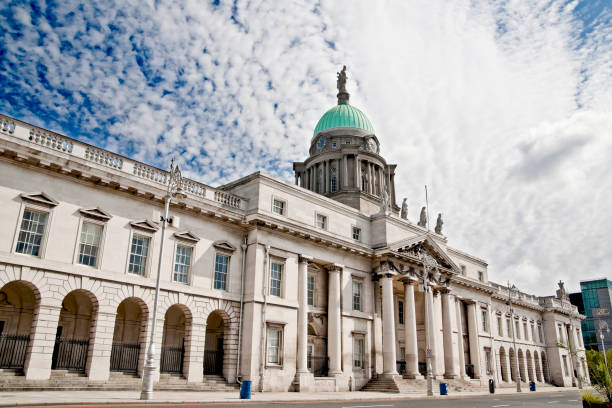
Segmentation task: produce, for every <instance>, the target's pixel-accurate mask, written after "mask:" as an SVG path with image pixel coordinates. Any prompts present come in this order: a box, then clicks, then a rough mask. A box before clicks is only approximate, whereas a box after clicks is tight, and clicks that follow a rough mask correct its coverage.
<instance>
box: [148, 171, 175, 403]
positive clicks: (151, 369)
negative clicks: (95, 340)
mask: <svg viewBox="0 0 612 408" xmlns="http://www.w3.org/2000/svg"><path fill="white" fill-rule="evenodd" d="M182 184H183V178H182V177H181V171H180V170H179V167H178V165H176V166H175V165H174V159H172V161H171V162H170V175H169V180H168V189H167V191H166V196H165V197H164V216H163V217H161V222H162V230H161V244H160V247H159V262H158V263H157V282H156V284H155V300H154V302H153V315H152V318H151V338H150V339H149V348H148V350H147V359H146V362H145V366H144V373H143V376H142V377H143V378H142V390H141V392H140V399H141V400H150V399H151V398H153V374H154V373H155V326H156V323H157V304H158V302H159V279H160V276H161V266H162V256H163V252H164V237H165V235H166V224H167V223H168V212H169V210H170V201H171V200H172V197H176V198H182V197H184V196H185V194H184V193H183V188H182Z"/></svg>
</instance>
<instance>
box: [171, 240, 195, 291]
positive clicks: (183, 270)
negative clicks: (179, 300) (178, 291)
mask: <svg viewBox="0 0 612 408" xmlns="http://www.w3.org/2000/svg"><path fill="white" fill-rule="evenodd" d="M191 251H192V248H191V247H188V246H184V245H177V246H176V256H175V258H174V275H173V276H172V280H173V281H174V282H179V283H187V282H188V279H189V268H190V267H191Z"/></svg>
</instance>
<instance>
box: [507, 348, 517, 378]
mask: <svg viewBox="0 0 612 408" xmlns="http://www.w3.org/2000/svg"><path fill="white" fill-rule="evenodd" d="M508 355H509V357H510V378H511V379H512V381H514V382H516V381H517V370H516V369H517V367H516V356H515V354H514V349H513V348H512V347H510V351H509V352H508Z"/></svg>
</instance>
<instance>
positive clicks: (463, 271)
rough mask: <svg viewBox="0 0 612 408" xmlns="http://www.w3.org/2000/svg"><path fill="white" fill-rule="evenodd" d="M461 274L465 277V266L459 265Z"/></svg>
mask: <svg viewBox="0 0 612 408" xmlns="http://www.w3.org/2000/svg"><path fill="white" fill-rule="evenodd" d="M461 274H462V275H463V276H465V265H461Z"/></svg>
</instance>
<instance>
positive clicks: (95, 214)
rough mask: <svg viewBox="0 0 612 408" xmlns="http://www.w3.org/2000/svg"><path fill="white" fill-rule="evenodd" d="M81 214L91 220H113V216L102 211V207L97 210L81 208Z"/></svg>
mask: <svg viewBox="0 0 612 408" xmlns="http://www.w3.org/2000/svg"><path fill="white" fill-rule="evenodd" d="M79 212H80V213H81V214H82V215H83V216H85V217H90V218H95V219H97V220H102V221H108V220H110V219H111V218H113V216H112V215H110V214H109V213H107V212H106V211H104V210H103V209H101V208H100V207H95V208H81V209H80V210H79Z"/></svg>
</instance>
